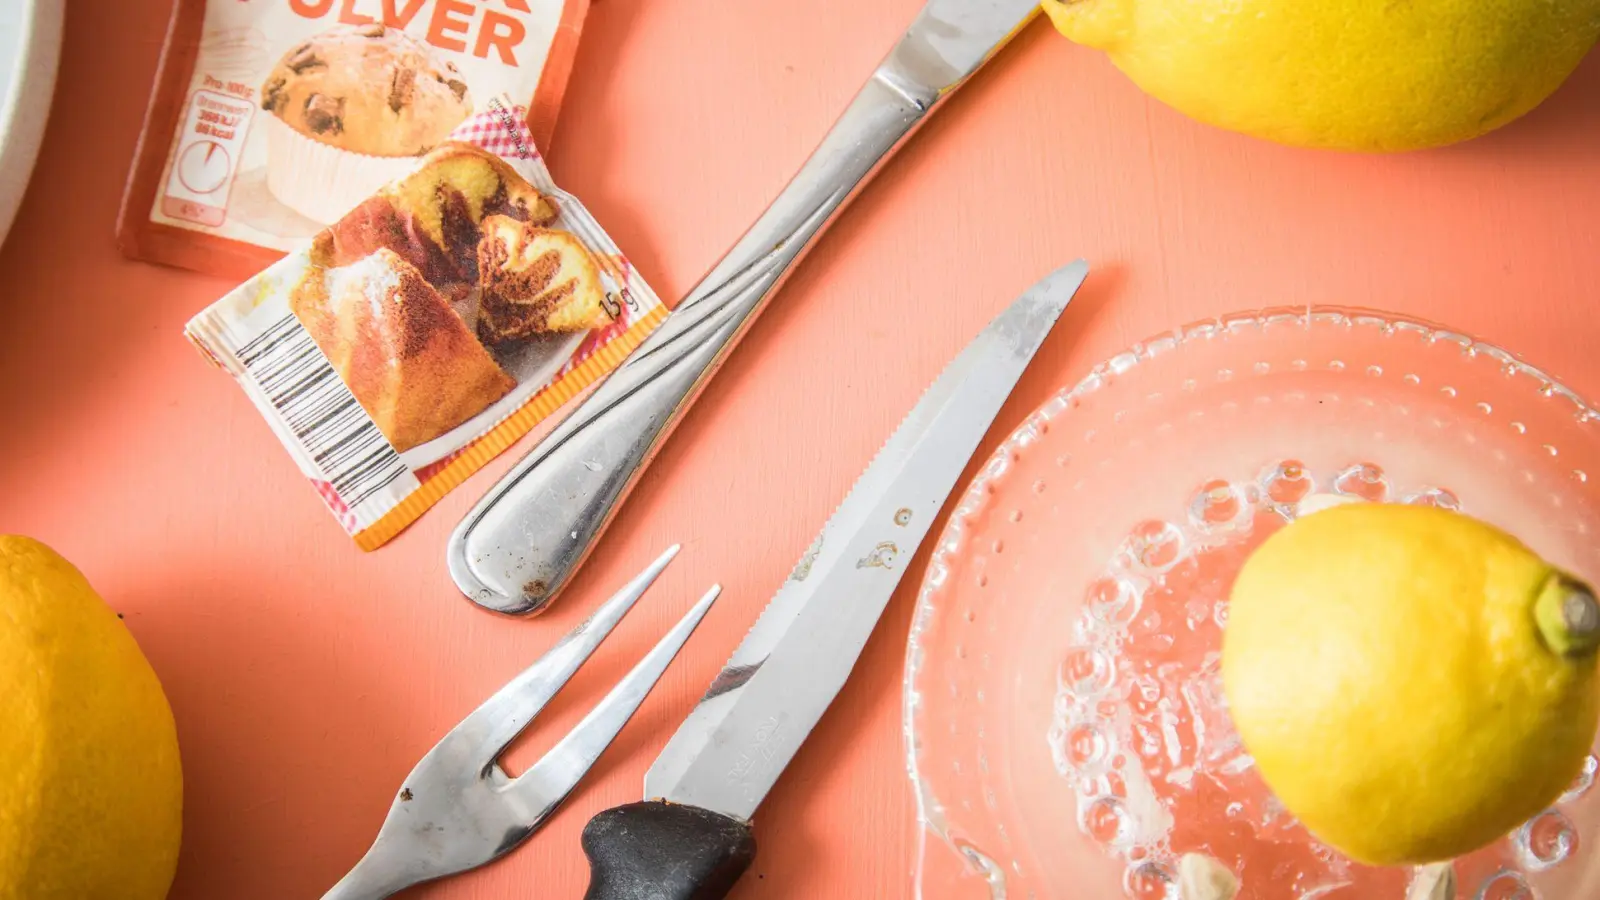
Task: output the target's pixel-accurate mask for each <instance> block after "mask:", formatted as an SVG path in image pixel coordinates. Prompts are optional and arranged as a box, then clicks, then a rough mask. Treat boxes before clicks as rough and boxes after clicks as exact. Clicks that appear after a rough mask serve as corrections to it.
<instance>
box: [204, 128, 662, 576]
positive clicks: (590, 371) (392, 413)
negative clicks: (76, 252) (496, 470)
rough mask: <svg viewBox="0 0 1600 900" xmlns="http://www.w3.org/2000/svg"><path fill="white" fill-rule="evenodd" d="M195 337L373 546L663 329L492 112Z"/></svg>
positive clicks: (650, 305)
mask: <svg viewBox="0 0 1600 900" xmlns="http://www.w3.org/2000/svg"><path fill="white" fill-rule="evenodd" d="M486 108H487V110H488V111H487V112H486V113H484V114H480V115H476V116H474V117H472V118H469V119H468V120H466V121H465V122H462V123H460V125H459V127H457V128H456V129H455V130H454V131H453V132H451V133H449V134H446V135H445V136H444V138H443V139H442V140H440V141H439V142H437V144H436V145H435V146H433V148H432V149H431V150H429V151H428V152H427V153H425V154H423V155H422V156H421V157H420V158H419V159H418V160H417V161H416V163H415V165H414V166H413V167H412V169H411V170H410V171H409V172H408V173H407V174H404V175H402V176H401V177H400V178H398V179H397V180H395V181H392V182H390V183H388V184H385V185H381V186H380V187H379V188H378V189H377V190H376V191H374V192H372V193H371V194H370V196H367V197H365V198H364V199H361V200H360V201H359V202H358V203H356V205H355V207H354V208H353V209H351V210H350V211H349V212H348V213H346V214H345V215H344V216H343V217H341V218H340V219H339V220H338V221H337V222H335V223H334V224H332V225H330V226H329V227H327V228H324V229H323V230H322V231H320V232H318V233H317V234H316V235H315V236H314V237H313V238H312V239H311V240H310V241H309V242H308V243H307V244H306V246H304V247H303V248H301V249H300V250H298V251H296V252H294V253H292V254H290V255H289V256H288V257H286V258H285V259H283V260H282V261H281V262H279V263H277V264H276V265H274V266H272V267H271V268H269V269H267V270H266V271H265V272H262V273H261V274H260V275H258V276H257V277H255V278H253V279H251V280H249V281H247V282H246V283H245V284H243V285H241V286H240V287H239V288H238V289H236V290H234V291H233V292H231V293H230V294H228V295H227V296H225V297H223V298H222V299H221V300H219V301H217V302H216V303H214V304H212V306H211V307H209V308H208V309H206V310H205V311H204V312H202V313H201V314H200V315H198V316H196V317H195V318H194V320H193V321H191V322H190V323H189V325H188V328H187V329H186V334H187V336H188V337H189V339H190V340H191V341H192V342H193V343H194V344H195V345H196V346H197V347H199V348H200V350H201V351H202V352H203V353H204V354H205V355H206V356H207V357H208V358H210V359H211V360H212V361H213V362H214V363H216V364H217V365H218V366H220V367H222V368H223V369H225V370H226V371H228V372H229V373H230V374H232V375H233V376H234V378H235V379H236V380H237V381H238V382H239V384H240V385H241V386H242V387H243V388H244V390H245V392H246V394H248V395H249V397H250V398H251V400H252V401H253V402H254V403H255V405H256V406H257V408H259V409H260V410H261V412H262V414H263V415H264V416H265V417H266V419H267V421H268V423H269V424H270V425H271V426H272V428H273V430H274V431H275V432H276V433H277V435H278V438H279V440H280V441H282V443H283V444H284V446H285V447H286V448H287V449H288V450H289V453H290V455H291V456H292V457H293V458H294V459H295V461H296V463H297V464H298V465H299V467H300V470H301V472H302V473H303V474H304V475H305V476H306V477H307V478H308V479H309V480H310V481H311V482H312V483H313V484H314V485H315V486H316V488H317V491H318V493H319V494H321V496H322V498H323V500H324V501H325V502H326V503H327V505H328V506H329V508H330V509H332V511H333V512H334V514H335V515H336V516H337V517H338V518H339V521H340V522H341V524H342V525H343V526H344V528H345V530H346V531H347V532H348V533H350V534H351V535H352V536H353V537H354V538H355V540H356V542H357V544H358V545H359V546H361V547H362V548H363V549H372V548H374V547H377V546H379V545H381V544H382V543H384V542H385V541H387V540H388V539H389V538H391V537H393V536H394V535H395V534H397V533H398V532H399V531H400V530H401V529H403V528H404V527H405V526H406V525H407V524H409V523H410V522H411V521H413V520H414V519H416V517H417V516H419V515H421V513H422V512H423V511H424V510H426V509H427V508H428V507H429V506H431V505H432V504H433V503H434V502H435V501H437V500H438V499H439V498H440V497H442V496H443V495H444V494H445V492H447V491H448V490H450V489H451V488H453V487H454V486H455V485H457V484H459V483H460V482H461V481H462V480H464V479H465V478H466V477H467V476H468V475H470V474H471V473H472V472H473V471H475V470H476V469H477V468H478V467H480V466H482V465H483V464H484V463H485V462H487V461H488V460H490V459H492V458H493V457H494V456H495V455H496V454H498V453H499V452H500V451H502V450H504V449H505V448H506V447H507V446H509V445H510V444H511V443H512V442H513V441H515V440H516V439H517V438H519V437H521V436H522V435H523V434H525V433H527V432H528V431H529V430H530V429H531V428H532V427H533V426H534V425H535V424H537V423H538V422H539V421H541V420H542V419H544V418H545V417H547V416H549V415H550V414H551V413H553V412H554V411H555V410H556V409H557V408H558V407H560V406H561V405H562V404H563V403H565V402H566V401H567V400H569V399H571V398H572V397H573V396H575V395H576V394H577V393H578V392H579V391H582V390H583V389H584V388H585V387H587V386H588V385H589V384H591V383H593V382H594V381H595V380H596V379H598V378H600V377H602V376H604V375H605V374H606V373H608V372H610V371H611V369H613V368H615V367H616V366H617V365H618V364H620V363H621V362H622V360H623V358H624V357H625V356H626V355H627V354H628V352H630V351H631V350H632V349H633V348H634V347H635V346H637V345H638V343H639V342H640V341H641V340H643V339H644V336H645V335H646V334H648V333H649V332H650V330H651V329H653V328H654V327H655V326H656V324H657V323H658V322H660V320H661V319H662V318H663V317H665V315H666V307H665V306H664V305H662V303H661V301H660V300H659V298H657V297H656V295H655V294H654V293H652V292H651V290H650V288H649V287H648V286H647V285H645V284H644V283H643V281H641V280H640V279H639V278H638V275H637V274H636V273H635V272H634V270H633V267H632V266H631V265H630V264H629V263H628V261H627V259H626V257H624V256H623V255H622V253H621V251H620V250H619V249H618V248H617V247H616V245H615V244H614V243H612V241H611V239H610V238H609V237H607V236H606V234H605V232H604V231H603V230H601V229H600V227H599V225H598V224H597V223H596V222H595V221H594V219H593V218H592V217H591V216H590V215H589V213H588V211H587V210H585V209H584V208H583V206H582V204H580V203H579V202H578V201H577V200H576V199H575V198H573V197H572V196H571V195H569V194H566V193H565V192H563V191H561V190H560V189H558V188H557V187H556V186H555V185H554V184H553V183H552V182H551V180H550V176H549V172H548V171H547V170H546V169H545V168H544V164H543V161H542V160H541V159H540V158H539V156H538V155H537V153H536V152H535V151H534V149H533V146H532V139H531V136H530V135H529V134H528V132H527V129H526V126H525V125H524V124H523V120H522V117H521V116H520V115H519V113H518V111H516V110H515V109H514V108H512V107H511V106H510V105H509V103H508V102H506V100H505V99H504V98H493V99H491V100H489V101H488V103H487V104H486Z"/></svg>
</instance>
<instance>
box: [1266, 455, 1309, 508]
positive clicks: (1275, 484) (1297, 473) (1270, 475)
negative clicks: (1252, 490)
mask: <svg viewBox="0 0 1600 900" xmlns="http://www.w3.org/2000/svg"><path fill="white" fill-rule="evenodd" d="M1316 486H1317V485H1316V481H1315V480H1313V479H1312V477H1311V473H1309V472H1307V471H1306V467H1305V464H1304V463H1302V462H1300V460H1298V459H1286V460H1284V461H1283V462H1281V463H1278V464H1277V465H1276V466H1273V467H1272V468H1270V469H1268V470H1267V471H1265V472H1263V473H1262V475H1261V491H1262V493H1264V494H1266V496H1267V499H1268V500H1270V501H1272V502H1273V503H1274V504H1276V505H1278V506H1280V507H1284V506H1288V507H1293V506H1294V505H1295V504H1296V503H1299V502H1300V501H1301V500H1303V499H1305V497H1306V495H1307V494H1310V493H1311V492H1312V490H1314V489H1315V488H1316Z"/></svg>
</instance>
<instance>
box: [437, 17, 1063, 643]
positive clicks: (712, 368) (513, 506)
mask: <svg viewBox="0 0 1600 900" xmlns="http://www.w3.org/2000/svg"><path fill="white" fill-rule="evenodd" d="M1038 10H1039V6H1038V2H1037V0H929V2H928V3H927V4H926V5H924V6H923V8H922V10H921V12H919V13H918V15H917V17H916V20H915V21H913V22H912V23H911V27H910V28H908V29H907V30H906V32H905V34H903V35H902V36H901V37H900V40H899V41H898V42H897V43H896V44H895V45H894V48H893V49H892V50H890V51H889V55H888V56H887V57H886V58H885V59H884V60H883V62H882V63H881V64H879V66H878V68H877V69H876V70H875V71H873V73H872V77H871V78H869V79H867V83H866V84H865V85H864V86H863V87H862V88H861V91H860V92H859V93H858V94H857V95H856V97H855V99H854V100H853V101H851V103H850V105H849V107H848V108H846V109H845V111H844V114H843V115H842V116H841V117H840V118H839V120H838V122H836V123H835V124H834V126H833V128H832V130H830V131H829V132H828V134H827V135H826V136H825V137H824V138H823V140H822V143H821V145H820V146H819V147H818V148H817V149H816V151H815V152H814V153H813V154H812V155H811V158H810V159H809V160H807V161H806V163H805V165H804V166H802V167H801V169H800V171H799V173H798V174H796V175H795V177H794V180H793V181H791V182H790V183H789V185H788V186H787V187H786V188H784V190H783V192H782V193H781V194H779V195H778V197H777V199H776V200H774V201H773V203H772V205H771V207H769V208H768V209H767V211H766V212H765V213H763V214H762V216H761V218H759V219H758V220H756V223H755V224H754V225H753V226H751V228H750V230H749V231H748V232H746V233H745V235H744V237H742V238H741V239H740V240H739V242H738V243H737V244H735V245H734V247H733V249H732V250H730V251H729V252H728V255H727V256H726V257H724V258H723V260H722V261H721V262H720V263H718V264H717V265H716V267H715V268H713V269H712V270H711V272H710V274H708V275H707V276H706V277H705V279H704V280H703V281H701V282H700V284H699V285H698V286H696V287H695V288H694V289H693V290H692V291H690V292H689V294H688V296H687V297H685V298H684V300H683V302H682V303H680V304H679V305H678V307H677V309H676V310H674V311H673V312H672V314H670V315H668V316H667V317H666V319H665V320H664V321H663V322H662V323H661V325H660V326H659V327H658V328H657V329H656V331H655V332H654V333H652V334H651V335H650V337H648V338H646V339H645V341H644V342H643V343H642V344H640V346H639V348H638V349H637V350H635V351H634V353H633V355H632V356H630V357H629V358H628V360H627V362H625V363H624V364H623V365H622V366H620V367H619V368H618V369H617V370H616V371H615V372H613V373H612V374H611V377H610V378H608V379H606V380H605V382H603V383H602V384H601V385H600V387H598V388H597V389H596V390H595V391H594V392H593V393H591V394H590V395H589V397H588V399H586V400H585V401H584V402H583V403H582V404H581V405H579V406H578V408H577V409H575V410H574V411H573V412H572V413H571V415H569V416H568V417H567V418H566V419H565V420H564V421H563V422H562V423H561V424H560V425H558V426H557V427H556V428H555V429H554V430H553V431H551V433H550V434H549V435H548V436H546V437H545V439H544V440H543V441H541V442H540V443H539V444H538V446H536V447H535V448H534V449H533V450H532V451H530V452H529V453H528V455H527V456H525V457H524V458H523V459H522V460H521V461H519V462H518V463H517V465H516V466H515V467H514V468H513V469H512V470H511V471H510V472H509V473H508V474H507V475H506V476H505V477H504V478H503V479H502V480H501V481H500V483H499V484H498V485H496V486H495V487H494V489H493V490H491V491H490V492H489V493H488V494H487V495H486V496H485V497H484V498H483V499H482V500H480V501H479V502H478V504H477V505H476V506H474V507H473V509H472V511H471V512H469V513H468V514H467V516H466V518H464V519H463V520H462V521H461V523H460V524H459V525H457V526H456V529H455V531H454V533H452V534H451V536H450V543H449V547H448V549H447V555H448V561H449V566H450V576H451V578H453V579H454V580H455V583H456V586H457V587H459V588H460V589H461V592H462V593H464V594H466V596H467V597H468V599H470V600H472V601H473V602H474V603H477V604H478V605H480V606H483V607H486V608H488V609H491V610H495V611H497V612H502V613H512V614H529V613H537V612H540V611H542V610H543V609H544V608H545V607H546V606H547V605H548V604H549V603H550V601H551V600H553V599H554V598H555V597H556V595H558V594H559V593H560V592H561V590H562V589H563V588H565V587H566V585H567V582H568V580H569V579H570V578H571V576H572V573H573V572H574V571H576V570H577V568H578V566H579V565H581V564H582V563H583V561H584V559H585V558H587V557H588V555H589V552H590V550H592V549H593V547H594V544H595V541H596V540H598V539H599V537H600V534H601V533H602V532H603V531H604V530H605V529H606V526H608V525H609V524H610V523H611V520H612V518H613V517H615V515H616V513H617V510H618V508H620V506H621V505H622V502H623V501H624V500H625V499H626V497H627V495H628V493H629V491H631V490H632V489H633V486H634V484H635V483H636V482H637V481H638V479H639V475H640V474H641V473H642V472H643V470H644V467H645V466H647V465H649V463H650V460H651V459H652V458H653V457H654V456H655V454H656V451H657V450H659V449H660V447H661V445H662V443H664V442H665V441H666V439H667V437H668V436H669V435H670V434H671V433H672V430H673V428H674V427H676V425H677V424H678V421H679V420H680V419H681V418H682V417H683V414H684V413H685V412H686V411H687V410H688V408H689V406H690V405H691V404H693V403H694V401H695V399H696V398H697V397H698V396H699V393H700V391H701V390H702V389H703V388H704V387H705V385H706V382H708V381H709V380H710V379H711V377H712V376H713V375H715V374H716V372H717V370H718V368H720V366H721V364H722V362H723V361H724V360H725V359H726V358H727V356H728V353H729V352H730V351H732V349H733V347H734V345H735V344H736V343H738V341H739V339H740V338H741V337H743V335H744V333H745V331H746V330H748V329H749V327H750V324H751V323H752V322H753V321H754V320H755V318H756V316H757V315H758V314H760V312H761V310H762V309H763V308H764V306H765V305H766V302H767V300H769V299H770V298H771V297H772V295H773V293H775V292H776V291H777V289H778V288H779V286H780V285H782V283H783V281H784V279H785V278H786V277H787V275H788V274H789V272H790V270H791V269H793V267H794V264H795V263H796V262H797V261H798V260H799V259H800V257H801V256H803V255H804V254H805V252H806V251H807V250H808V249H809V248H810V247H811V246H812V244H814V243H815V241H816V239H817V237H818V236H819V235H820V234H821V233H822V231H823V230H824V229H825V228H826V227H827V226H828V224H829V223H830V222H832V221H833V219H834V218H835V217H836V216H837V215H838V213H839V211H840V210H841V209H843V208H844V206H845V204H846V203H848V202H849V200H850V199H851V198H852V197H854V196H855V195H856V193H857V192H859V191H860V189H861V188H862V186H864V185H865V184H866V183H867V181H868V180H870V179H871V177H872V176H873V174H874V173H875V172H876V171H877V169H878V167H879V166H881V165H882V164H883V163H884V161H885V160H887V159H888V158H889V157H891V156H892V155H893V154H894V152H895V151H896V150H897V149H899V147H900V146H901V145H902V144H903V143H904V142H905V140H906V138H907V137H909V136H910V135H911V133H912V132H913V131H915V130H916V128H917V126H918V125H920V124H921V123H922V122H923V120H925V119H926V118H927V117H928V115H929V114H930V113H931V112H933V110H935V109H937V108H938V107H939V105H940V104H941V103H942V102H943V101H944V100H945V99H946V98H948V97H949V96H950V94H951V93H953V92H954V91H955V90H956V89H957V88H958V87H960V86H961V84H962V83H963V82H965V81H966V79H967V78H968V77H970V76H971V75H972V73H974V72H976V71H977V70H978V69H979V68H980V67H981V66H982V65H983V64H984V63H985V62H987V61H988V60H989V58H990V57H992V56H993V55H994V54H995V53H996V52H998V51H999V50H1000V48H1002V47H1003V46H1005V44H1006V42H1007V41H1009V40H1010V39H1011V37H1012V36H1013V35H1015V34H1016V33H1017V32H1018V31H1019V30H1020V29H1021V28H1022V27H1023V26H1024V25H1026V24H1027V23H1028V22H1029V21H1030V20H1031V19H1032V18H1033V16H1034V15H1035V13H1037V12H1038Z"/></svg>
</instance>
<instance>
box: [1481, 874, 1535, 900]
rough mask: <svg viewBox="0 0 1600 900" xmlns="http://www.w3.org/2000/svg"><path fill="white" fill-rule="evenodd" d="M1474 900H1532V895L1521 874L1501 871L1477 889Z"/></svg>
mask: <svg viewBox="0 0 1600 900" xmlns="http://www.w3.org/2000/svg"><path fill="white" fill-rule="evenodd" d="M1474 900H1534V893H1533V888H1532V887H1531V886H1529V884H1528V879H1526V878H1523V877H1522V874H1521V873H1519V872H1513V871H1511V870H1510V869H1501V870H1500V871H1498V872H1496V873H1494V874H1493V875H1491V876H1489V879H1488V880H1487V881H1485V882H1484V883H1483V886H1482V887H1480V888H1478V893H1477V894H1476V895H1474Z"/></svg>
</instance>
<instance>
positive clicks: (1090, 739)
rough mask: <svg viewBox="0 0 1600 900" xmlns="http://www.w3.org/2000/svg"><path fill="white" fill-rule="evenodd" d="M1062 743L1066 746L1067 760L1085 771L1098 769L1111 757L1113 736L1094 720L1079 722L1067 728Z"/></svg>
mask: <svg viewBox="0 0 1600 900" xmlns="http://www.w3.org/2000/svg"><path fill="white" fill-rule="evenodd" d="M1061 743H1062V746H1064V747H1066V751H1067V762H1068V763H1069V764H1070V765H1072V767H1073V768H1075V769H1077V770H1079V771H1080V772H1083V771H1090V770H1094V769H1098V768H1099V767H1100V766H1101V765H1103V764H1104V763H1105V762H1106V761H1107V760H1108V759H1109V758H1110V756H1111V753H1112V746H1113V738H1112V737H1111V736H1110V735H1108V734H1106V733H1105V732H1104V731H1101V730H1100V727H1099V726H1098V725H1096V724H1095V723H1093V722H1079V723H1078V724H1076V725H1074V726H1072V727H1071V728H1069V729H1067V733H1066V734H1065V735H1064V736H1063V737H1062V738H1061Z"/></svg>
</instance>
